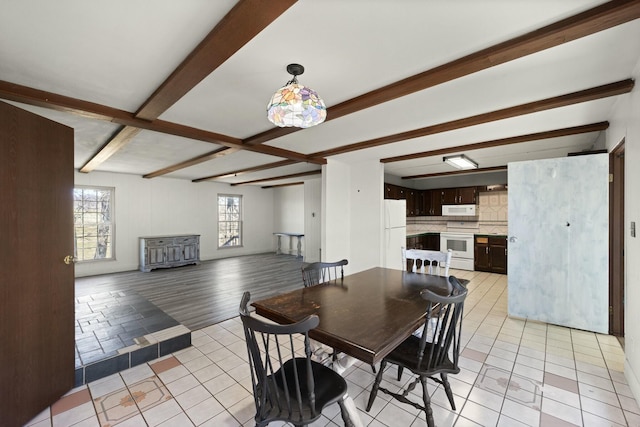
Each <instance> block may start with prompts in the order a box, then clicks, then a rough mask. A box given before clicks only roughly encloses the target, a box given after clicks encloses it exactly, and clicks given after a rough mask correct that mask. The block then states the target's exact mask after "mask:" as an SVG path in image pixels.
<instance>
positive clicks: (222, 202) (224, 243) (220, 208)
mask: <svg viewBox="0 0 640 427" xmlns="http://www.w3.org/2000/svg"><path fill="white" fill-rule="evenodd" d="M230 198H233V199H238V204H237V207H238V212H237V213H235V214H234V213H233V212H228V210H227V207H228V206H229V204H228V201H229V199H230ZM216 200H217V204H216V209H217V219H218V221H217V225H218V249H229V248H239V247H242V245H243V232H242V225H243V223H242V222H243V210H244V208H243V206H242V195H240V194H218V197H217V199H216ZM233 215H237V218H236V219H230V217H232V216H233ZM233 230H235V231H237V235H238V237H237V238H236V243H234V244H230V243H233V242H232V240H230V239H232V238H233V235H232V233H233Z"/></svg>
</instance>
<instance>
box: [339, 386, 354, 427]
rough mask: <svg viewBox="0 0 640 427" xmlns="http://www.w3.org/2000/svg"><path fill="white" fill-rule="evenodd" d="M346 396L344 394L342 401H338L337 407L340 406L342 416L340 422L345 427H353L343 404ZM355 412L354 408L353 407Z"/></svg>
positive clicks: (347, 410)
mask: <svg viewBox="0 0 640 427" xmlns="http://www.w3.org/2000/svg"><path fill="white" fill-rule="evenodd" d="M347 396H348V395H347V394H345V395H344V396H343V397H342V399H340V400H338V405H339V406H340V415H341V416H342V421H343V422H344V425H345V427H355V424H353V420H352V419H351V417H350V416H349V409H348V408H347V405H346V404H345V402H344V401H345V399H347ZM353 408H354V410H355V406H354V407H353Z"/></svg>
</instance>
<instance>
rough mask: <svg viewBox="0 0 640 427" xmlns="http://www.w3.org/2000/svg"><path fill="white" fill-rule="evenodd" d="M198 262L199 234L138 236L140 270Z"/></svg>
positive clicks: (146, 270)
mask: <svg viewBox="0 0 640 427" xmlns="http://www.w3.org/2000/svg"><path fill="white" fill-rule="evenodd" d="M187 264H200V235H199V234H180V235H174V236H152V237H140V271H145V272H148V271H151V270H152V269H154V268H170V267H178V266H181V265H187Z"/></svg>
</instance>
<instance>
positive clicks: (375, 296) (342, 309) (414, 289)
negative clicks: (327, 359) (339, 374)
mask: <svg viewBox="0 0 640 427" xmlns="http://www.w3.org/2000/svg"><path fill="white" fill-rule="evenodd" d="M425 289H429V290H431V291H433V292H435V293H437V294H440V295H449V294H450V293H451V289H452V287H451V285H450V283H449V281H448V279H447V278H446V277H443V276H435V275H429V274H421V273H412V272H406V271H402V270H395V269H389V268H381V267H376V268H371V269H368V270H364V271H361V272H358V273H355V274H351V275H347V276H345V277H344V278H343V279H338V280H335V281H331V282H328V283H322V284H319V285H315V286H310V287H306V288H305V287H301V288H300V289H296V290H293V291H290V292H286V293H283V294H280V295H276V296H273V297H270V298H266V299H262V300H258V301H254V302H253V303H252V304H251V305H252V306H253V307H255V310H256V313H257V314H258V315H260V316H263V317H266V318H267V319H270V320H272V321H274V322H277V323H280V324H288V323H295V322H297V321H300V320H302V319H304V318H305V317H307V316H309V315H313V314H315V315H317V316H318V317H319V319H320V323H319V325H318V326H317V327H316V328H315V329H312V330H311V331H309V337H310V338H312V339H314V340H316V341H319V342H321V343H323V344H326V345H328V346H330V347H332V348H333V349H334V351H335V352H341V353H344V354H347V355H349V356H351V357H354V358H356V359H359V360H361V361H363V362H366V363H368V364H371V365H373V364H375V363H378V362H379V361H381V360H382V359H383V358H384V357H385V356H386V355H388V354H389V353H390V352H391V351H392V350H393V349H394V348H395V347H397V346H398V345H399V344H400V343H401V342H402V341H404V340H405V339H406V338H407V337H409V336H410V335H411V334H412V333H413V332H414V331H415V330H416V329H417V328H419V327H420V326H421V325H423V324H424V318H425V315H426V308H427V301H425V300H424V299H423V298H422V297H421V296H420V293H421V291H423V290H425ZM346 403H347V408H348V412H349V416H350V418H351V420H352V421H353V422H354V425H356V426H359V425H362V424H361V421H360V419H359V415H358V412H357V410H356V408H355V405H354V404H353V400H352V399H351V398H349V399H348V400H347V402H346Z"/></svg>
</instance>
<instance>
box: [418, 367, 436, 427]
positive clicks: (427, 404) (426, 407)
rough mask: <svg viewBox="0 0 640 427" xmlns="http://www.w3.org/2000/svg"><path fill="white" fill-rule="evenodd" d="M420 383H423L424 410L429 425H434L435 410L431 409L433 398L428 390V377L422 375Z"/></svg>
mask: <svg viewBox="0 0 640 427" xmlns="http://www.w3.org/2000/svg"><path fill="white" fill-rule="evenodd" d="M420 383H421V384H422V401H423V402H424V412H425V415H426V417H427V425H428V426H429V427H434V423H433V410H432V409H431V398H430V397H429V392H428V391H427V377H426V376H424V375H420Z"/></svg>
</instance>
